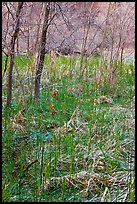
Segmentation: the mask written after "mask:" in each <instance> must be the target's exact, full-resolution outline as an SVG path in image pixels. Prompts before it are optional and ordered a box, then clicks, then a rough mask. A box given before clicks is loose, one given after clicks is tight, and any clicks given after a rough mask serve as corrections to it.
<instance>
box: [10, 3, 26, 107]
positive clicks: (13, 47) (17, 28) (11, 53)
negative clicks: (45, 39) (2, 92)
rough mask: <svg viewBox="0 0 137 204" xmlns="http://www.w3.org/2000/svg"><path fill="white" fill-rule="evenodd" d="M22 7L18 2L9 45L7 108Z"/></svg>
mask: <svg viewBox="0 0 137 204" xmlns="http://www.w3.org/2000/svg"><path fill="white" fill-rule="evenodd" d="M22 7H23V2H19V3H18V8H17V12H16V23H15V29H14V31H13V35H12V39H11V44H10V65H9V73H8V84H7V106H10V105H11V99H12V70H13V64H14V51H15V42H16V39H17V37H18V33H19V27H20V17H19V15H20V12H21V9H22Z"/></svg>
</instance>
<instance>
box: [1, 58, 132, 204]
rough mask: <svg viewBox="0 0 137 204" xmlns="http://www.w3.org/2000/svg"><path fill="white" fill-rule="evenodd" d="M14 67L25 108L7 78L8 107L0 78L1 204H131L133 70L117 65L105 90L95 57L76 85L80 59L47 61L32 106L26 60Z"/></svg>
mask: <svg viewBox="0 0 137 204" xmlns="http://www.w3.org/2000/svg"><path fill="white" fill-rule="evenodd" d="M30 59H31V60H30ZM15 60H16V64H17V67H18V69H19V73H20V75H21V79H22V80H23V82H24V83H23V84H24V88H25V91H26V92H25V93H26V95H25V97H26V99H27V106H26V107H25V109H23V103H22V99H23V97H24V96H23V95H22V93H21V90H20V85H19V81H18V76H17V74H16V72H14V78H13V98H12V104H11V107H10V108H8V107H6V81H5V79H6V77H5V78H4V79H3V93H2V94H3V95H2V97H3V98H2V100H3V110H2V200H3V202H42V201H43V202H66V201H68V202H78V201H85V202H98V201H105V202H108V201H109V202H125V201H126V202H129V201H133V202H134V201H135V175H134V151H135V147H134V144H135V142H134V140H135V112H134V108H135V107H134V106H135V104H134V103H135V98H134V95H135V93H134V89H135V84H134V80H135V78H134V77H135V73H134V64H125V63H123V69H122V72H121V70H120V66H119V65H117V81H116V82H115V83H114V84H109V83H107V81H104V83H102V79H101V81H100V82H99V81H97V79H96V77H95V75H96V73H97V70H98V69H99V66H100V59H99V58H97V57H95V58H91V59H90V60H89V62H88V64H87V67H86V71H85V73H84V76H83V78H82V80H81V79H79V77H78V73H79V65H80V64H79V63H80V58H79V57H73V58H72V57H63V56H62V57H61V56H59V57H57V58H54V60H53V59H52V60H50V58H49V56H46V57H45V68H44V71H43V75H42V82H41V95H40V98H39V100H38V101H37V102H36V101H34V99H33V89H32V87H33V85H34V78H33V77H32V75H31V74H32V72H33V71H34V70H32V69H33V60H32V58H29V57H27V56H23V58H21V57H20V58H18V57H16V59H15ZM50 62H52V63H50ZM24 64H25V66H24ZM48 65H50V66H48ZM3 67H4V57H3ZM54 90H57V95H55V97H53V91H54Z"/></svg>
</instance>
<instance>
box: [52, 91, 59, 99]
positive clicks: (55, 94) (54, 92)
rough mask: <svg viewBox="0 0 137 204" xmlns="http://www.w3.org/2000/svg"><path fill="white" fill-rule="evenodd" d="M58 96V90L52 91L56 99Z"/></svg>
mask: <svg viewBox="0 0 137 204" xmlns="http://www.w3.org/2000/svg"><path fill="white" fill-rule="evenodd" d="M57 94H58V90H57V89H54V90H53V91H52V97H53V98H56V97H57Z"/></svg>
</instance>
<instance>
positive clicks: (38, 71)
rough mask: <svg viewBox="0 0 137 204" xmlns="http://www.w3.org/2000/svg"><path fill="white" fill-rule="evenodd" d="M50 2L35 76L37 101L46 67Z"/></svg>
mask: <svg viewBox="0 0 137 204" xmlns="http://www.w3.org/2000/svg"><path fill="white" fill-rule="evenodd" d="M49 6H50V2H48V3H45V9H44V11H45V13H44V22H43V28H42V36H41V43H40V49H39V53H38V60H37V65H36V76H35V94H34V97H35V100H37V99H38V98H39V96H40V80H41V75H42V70H43V65H44V57H45V45H46V34H47V29H48V20H49V12H50V7H49Z"/></svg>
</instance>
